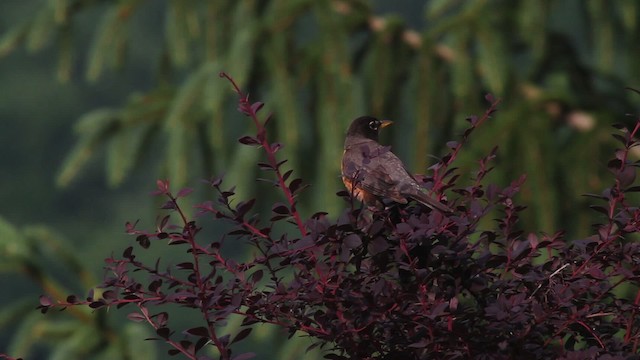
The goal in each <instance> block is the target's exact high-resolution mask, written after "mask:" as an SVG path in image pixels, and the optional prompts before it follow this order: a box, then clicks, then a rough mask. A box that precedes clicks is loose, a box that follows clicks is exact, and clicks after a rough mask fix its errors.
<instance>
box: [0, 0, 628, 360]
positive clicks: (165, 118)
mask: <svg viewBox="0 0 640 360" xmlns="http://www.w3.org/2000/svg"><path fill="white" fill-rule="evenodd" d="M639 15H640V3H639V2H637V1H634V0H619V1H615V2H605V1H600V0H584V1H582V0H519V1H510V0H509V1H507V0H503V1H498V0H493V1H491V0H485V1H482V0H467V1H456V0H430V1H398V2H390V1H385V0H377V1H374V0H371V1H348V0H344V1H339V0H331V1H329V0H262V1H257V0H255V1H248V0H233V1H231V0H216V1H206V0H164V1H159V0H156V1H144V0H120V1H116V0H4V1H2V2H1V3H0V144H2V151H1V152H0V155H1V156H2V161H1V162H0V166H2V168H1V169H0V184H1V186H0V269H1V271H2V272H1V274H2V275H1V277H0V286H2V289H3V290H2V291H0V305H1V306H0V353H2V352H6V353H9V354H10V355H12V356H26V357H27V358H29V359H38V358H41V359H87V358H95V359H112V358H135V359H147V358H148V359H154V358H158V359H160V358H166V357H167V356H166V355H165V354H166V352H164V349H163V348H162V346H160V348H159V349H157V348H156V346H157V345H159V344H157V343H153V342H148V341H147V342H144V341H142V340H141V339H143V338H145V337H148V336H151V333H150V331H149V329H146V328H145V327H144V326H140V325H138V324H132V323H130V322H127V321H126V320H125V319H124V315H125V314H126V313H127V311H121V312H117V311H113V312H110V313H109V314H108V315H107V316H104V314H101V315H100V316H96V315H88V314H89V312H84V311H82V310H81V309H76V310H74V311H67V312H65V313H61V314H50V315H47V316H41V315H40V314H39V313H38V312H36V311H34V310H33V309H34V307H35V306H36V305H37V297H38V295H40V294H42V293H43V292H49V293H54V294H57V295H60V296H62V295H66V294H68V293H71V292H75V293H80V294H84V293H85V292H86V291H87V289H89V288H90V287H92V286H94V285H95V284H96V283H98V282H99V278H100V276H101V274H102V271H101V268H102V259H104V258H105V257H107V256H109V255H110V254H111V253H115V254H116V255H117V254H119V253H120V251H121V250H122V249H124V248H125V247H126V246H128V245H129V244H130V243H131V242H132V239H131V238H129V237H127V236H125V235H124V226H123V224H124V222H125V221H135V220H136V219H141V222H142V224H143V225H146V226H153V219H154V217H155V215H156V210H155V209H156V205H157V204H156V203H155V202H154V200H153V199H152V197H150V196H149V192H150V191H151V190H152V189H153V187H154V184H155V181H154V180H155V179H156V178H168V179H170V180H171V183H172V186H173V187H174V188H175V189H178V188H180V187H182V186H195V187H196V188H197V189H201V191H200V192H197V193H196V195H192V197H191V198H190V201H192V202H194V201H196V200H197V199H204V198H205V197H206V196H207V195H210V194H209V193H207V192H206V191H204V190H202V188H203V186H202V185H200V183H199V180H200V179H203V178H208V177H210V176H212V175H217V174H221V173H224V174H225V183H226V184H228V185H229V186H231V185H237V190H238V194H239V195H238V196H239V198H241V199H242V198H247V197H252V196H255V195H256V194H258V193H260V194H261V196H262V194H265V193H266V194H270V193H271V192H272V191H270V187H269V186H267V185H265V184H261V183H259V182H256V181H255V178H256V177H257V176H263V174H261V173H259V170H257V169H256V167H255V163H256V162H257V161H259V159H260V156H261V155H262V154H261V152H260V151H258V150H256V149H255V148H248V147H242V146H240V145H239V144H238V143H237V141H236V140H237V139H238V138H239V137H240V136H242V135H244V134H247V133H251V132H252V131H253V128H252V127H251V124H250V122H249V121H248V119H246V118H244V117H243V116H242V115H240V114H239V113H237V112H236V111H235V108H236V98H235V96H234V94H233V93H232V91H231V87H230V86H229V84H228V83H227V82H226V81H224V80H221V79H220V78H219V77H218V72H219V71H222V70H224V71H226V72H228V73H229V74H230V75H232V76H233V77H234V78H235V79H236V81H238V83H239V84H240V86H241V87H242V88H243V89H244V90H246V91H248V92H250V94H251V97H252V99H254V100H262V101H265V102H266V103H267V105H266V111H263V114H266V113H267V112H269V111H272V112H273V113H274V121H273V122H272V125H271V128H270V136H271V138H272V139H273V140H277V141H280V142H282V143H284V144H285V149H284V150H283V152H282V153H281V154H280V155H281V156H282V157H283V158H284V157H286V158H289V161H290V162H289V166H290V167H291V168H293V169H295V172H296V174H298V176H301V177H303V178H304V179H305V180H306V182H308V183H309V184H310V185H311V187H310V188H309V189H308V190H307V191H306V193H305V195H304V196H303V198H302V199H301V204H300V209H301V211H302V212H303V214H306V215H309V214H311V213H313V212H316V211H328V212H329V213H330V214H331V215H335V214H337V213H338V212H339V211H340V210H341V209H342V206H343V204H342V203H341V201H340V199H339V198H337V197H336V196H334V194H335V192H337V191H339V190H341V189H342V185H341V183H340V180H339V158H340V156H341V153H342V141H343V135H344V132H345V129H346V127H347V126H348V124H349V122H350V121H351V120H352V119H353V118H355V117H357V116H359V115H362V114H371V115H375V116H379V117H384V118H390V119H392V120H394V121H395V125H394V127H393V128H392V129H390V130H389V131H387V132H386V133H385V135H384V139H383V141H384V142H386V143H388V144H391V145H392V146H393V149H394V151H395V152H396V153H397V154H398V155H399V156H400V157H401V158H403V159H404V160H405V161H406V163H407V164H408V166H409V167H410V168H411V169H412V170H413V171H414V172H416V173H424V172H426V171H427V167H428V166H429V165H431V164H433V163H434V162H435V160H434V158H432V157H431V155H433V156H436V157H437V156H441V155H443V154H444V153H446V146H445V143H446V142H447V141H449V140H457V139H459V136H460V133H461V131H462V130H463V129H464V128H465V124H466V122H465V118H466V117H467V116H469V115H472V114H480V113H482V112H483V110H484V109H485V107H486V106H487V104H486V102H485V101H484V100H483V97H484V94H485V93H488V92H490V93H492V94H494V95H495V96H496V97H500V98H502V99H503V103H502V105H501V107H500V111H499V112H498V113H497V114H496V115H495V116H494V118H493V119H492V120H491V121H490V122H489V123H487V124H486V125H485V126H483V127H482V128H481V129H480V130H479V131H478V132H477V133H474V137H473V140H472V142H471V143H470V144H469V146H468V147H467V148H466V150H465V151H464V153H463V154H462V156H461V158H460V159H459V161H458V164H457V165H458V166H459V167H460V168H461V169H462V173H463V174H464V176H463V178H462V179H461V181H462V182H463V183H464V182H465V181H468V179H469V178H471V177H472V175H473V174H472V173H471V171H472V170H473V169H474V167H475V165H476V163H477V159H479V158H480V157H481V156H483V155H485V154H486V153H488V151H489V150H490V149H491V148H492V147H493V146H495V145H499V147H500V150H499V153H498V154H499V155H498V159H497V161H496V170H495V171H494V172H493V173H492V175H491V181H493V182H496V183H498V184H499V185H503V186H504V185H507V184H508V183H509V182H510V181H511V180H514V179H516V178H518V177H519V175H520V174H522V173H527V175H528V181H527V184H526V186H525V187H524V188H523V189H522V194H521V196H520V198H521V202H522V203H523V204H526V205H527V206H528V210H527V211H526V212H525V213H524V217H523V221H522V227H523V229H524V230H526V231H533V232H555V231H556V230H558V229H566V230H567V239H574V238H580V237H584V236H587V235H588V234H589V232H590V230H591V229H590V224H592V223H594V222H597V221H598V216H597V214H595V213H593V212H590V211H588V205H589V204H590V203H591V202H590V201H591V200H589V199H587V198H584V197H582V196H581V194H584V193H591V192H594V193H599V192H601V191H602V189H603V188H604V187H606V186H608V184H609V182H610V181H611V177H610V176H609V175H608V173H607V171H606V162H607V160H608V158H609V157H610V155H611V151H612V148H613V145H614V144H613V141H612V138H611V136H610V133H611V130H612V129H611V127H610V125H611V124H613V123H619V122H622V123H625V122H633V121H634V118H633V117H625V114H627V113H637V109H638V104H639V103H640V96H638V95H637V94H634V93H632V92H630V91H627V90H625V87H627V86H628V87H634V88H640V82H639V75H640V66H639V65H638V63H637V59H638V58H640V46H639V45H638V44H640V28H639V24H638V21H639ZM268 196H271V195H267V197H268ZM451 196H453V194H451ZM261 200H263V201H262V205H264V206H268V204H269V200H272V199H268V198H267V199H265V198H264V197H261ZM265 209H268V207H265ZM213 233H215V229H214V230H213ZM152 249H153V250H154V251H155V252H154V253H151V254H150V255H149V256H150V257H151V256H153V255H158V256H160V255H162V256H168V259H169V261H170V259H171V257H170V255H169V254H168V250H167V249H159V247H157V246H156V247H154V248H152ZM195 320H197V319H194V321H195ZM237 326H238V324H233V323H232V324H230V325H229V328H230V329H237ZM141 334H142V335H141ZM285 338H286V336H285V335H284V334H283V333H281V332H279V331H274V330H273V329H271V328H267V327H262V328H260V329H259V331H258V332H257V333H256V334H254V335H253V336H252V337H251V342H250V343H248V345H246V346H245V348H246V349H260V350H263V349H264V351H258V352H259V354H260V355H259V356H258V358H260V359H263V358H264V359H267V358H272V359H298V358H301V357H302V356H304V357H305V358H309V359H313V358H320V355H319V354H320V353H319V352H312V353H308V354H306V355H305V353H304V349H305V346H307V345H308V344H309V343H308V342H307V341H306V340H305V339H301V340H300V339H298V340H296V341H292V342H287V341H286V340H285ZM265 345H268V346H265Z"/></svg>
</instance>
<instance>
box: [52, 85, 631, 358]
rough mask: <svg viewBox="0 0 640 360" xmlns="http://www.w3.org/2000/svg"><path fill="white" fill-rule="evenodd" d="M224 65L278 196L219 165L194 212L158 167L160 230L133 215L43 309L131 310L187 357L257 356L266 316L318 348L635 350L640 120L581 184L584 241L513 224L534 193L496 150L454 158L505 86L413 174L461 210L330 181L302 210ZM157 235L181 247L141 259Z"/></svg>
mask: <svg viewBox="0 0 640 360" xmlns="http://www.w3.org/2000/svg"><path fill="white" fill-rule="evenodd" d="M221 76H222V77H224V78H226V79H227V80H229V81H230V83H231V84H232V85H233V87H234V89H235V91H236V92H237V94H238V96H239V103H238V104H239V111H240V112H241V113H243V114H244V115H246V116H247V117H248V118H249V119H250V120H251V121H252V122H253V123H254V125H255V128H256V132H255V134H254V135H251V136H245V137H242V138H241V139H239V141H240V143H242V144H244V145H246V146H253V147H256V151H259V150H258V149H260V150H261V151H263V152H264V154H265V160H264V162H261V163H259V164H257V166H258V167H259V168H260V169H262V170H264V172H265V174H266V179H267V180H268V181H270V182H271V183H272V184H273V186H274V189H276V191H278V192H279V193H281V194H282V197H281V198H282V201H281V202H277V203H275V204H273V205H272V207H271V214H269V215H268V216H265V214H258V211H257V210H256V208H257V207H256V206H254V205H255V204H256V199H237V198H236V197H235V194H234V187H233V186H232V185H228V184H225V182H224V181H223V179H222V178H213V179H210V180H207V181H206V186H208V187H209V188H210V189H211V194H212V195H211V200H207V201H204V202H201V203H199V204H198V205H197V206H196V208H197V215H196V216H195V217H194V218H191V217H189V216H188V215H187V214H188V212H189V211H185V209H184V208H183V205H182V200H183V198H184V197H185V196H188V195H189V194H190V193H191V190H190V189H181V190H177V191H176V190H174V189H172V188H171V187H170V184H169V182H168V181H163V180H158V181H157V189H156V191H155V193H154V194H155V195H156V196H158V197H160V198H162V199H163V201H164V205H163V206H162V208H163V209H164V210H165V211H166V212H167V214H166V216H164V217H161V218H160V219H159V221H158V223H157V226H156V227H155V228H154V229H148V230H144V229H139V228H138V226H137V224H136V223H127V225H126V229H127V233H128V234H131V235H132V238H133V239H135V242H134V243H133V244H132V246H130V247H128V248H127V249H125V250H124V251H123V252H122V254H121V255H120V256H112V257H110V258H108V259H107V261H106V269H107V275H106V276H105V278H104V282H103V284H102V285H101V286H100V291H92V292H90V293H89V295H88V296H86V297H80V296H74V295H71V296H69V297H67V298H66V299H54V298H51V297H49V296H42V297H41V300H40V303H41V306H40V309H41V310H42V312H47V311H50V310H52V309H59V308H66V307H75V306H89V307H91V308H94V309H96V310H97V309H104V308H112V309H116V308H117V309H120V308H124V309H127V311H128V314H129V315H128V317H129V319H130V320H132V321H136V322H141V323H146V324H148V325H149V326H150V327H152V328H153V329H154V330H155V334H156V336H155V337H154V339H155V340H159V341H163V342H165V343H167V344H169V346H170V348H171V349H170V350H169V354H171V355H178V354H180V355H182V356H183V357H185V358H188V359H213V358H219V359H225V360H227V359H235V360H242V359H249V358H252V357H254V356H257V357H258V358H260V353H259V351H257V350H256V351H255V352H249V353H246V352H240V351H238V350H237V349H238V346H237V345H236V344H237V343H238V342H240V341H242V340H243V339H245V338H247V337H248V336H249V335H250V334H251V331H252V329H253V328H254V327H255V325H256V324H265V323H267V324H273V325H276V326H278V327H281V328H283V329H285V330H286V331H287V332H288V334H289V336H290V337H292V336H299V334H301V333H302V334H304V335H306V336H308V337H310V338H311V339H312V340H313V341H312V343H311V345H310V347H311V348H316V347H320V348H321V349H323V351H325V352H326V355H325V357H326V358H328V359H336V360H337V359H427V358H429V359H431V358H446V359H455V358H459V359H466V358H478V359H483V358H486V359H494V358H496V359H500V358H504V359H549V358H566V359H586V358H596V357H598V358H609V359H614V358H620V359H623V358H630V357H633V356H637V354H638V341H639V340H640V321H639V319H640V317H639V316H638V312H639V311H640V306H639V303H640V282H639V279H638V274H640V245H639V243H638V242H637V236H636V234H637V233H638V231H639V229H640V228H639V226H640V210H639V208H638V207H637V206H636V205H635V204H634V202H633V200H632V198H631V196H632V193H634V192H637V191H638V190H640V186H636V185H634V181H635V173H636V167H637V166H638V162H632V161H631V160H630V158H629V157H630V151H631V150H632V148H634V147H635V146H637V145H638V144H639V142H638V140H637V139H636V136H637V134H638V131H639V130H640V121H638V122H636V123H635V125H634V126H633V127H631V128H629V129H627V128H625V127H622V126H619V127H618V129H619V130H620V132H619V133H616V134H614V137H615V138H616V139H617V140H618V141H619V143H620V146H619V148H618V150H616V152H615V156H614V158H613V159H612V160H611V161H610V162H609V163H608V169H609V170H610V172H611V173H612V174H613V176H612V182H611V185H610V187H608V188H607V189H604V190H603V191H602V193H601V194H591V195H589V196H590V197H592V198H593V206H592V208H593V210H594V211H597V212H599V213H601V215H602V216H601V219H602V221H601V223H600V224H594V226H593V235H592V236H590V237H587V238H584V239H566V238H564V237H563V233H562V232H561V231H559V232H557V233H554V234H541V233H536V232H526V231H525V230H524V229H523V228H522V226H521V224H519V214H520V213H521V212H522V211H523V210H525V208H526V206H524V205H521V204H518V201H517V194H518V191H519V190H520V187H521V186H522V185H523V183H524V182H525V176H520V177H517V178H515V179H514V180H513V182H511V183H510V184H507V185H506V186H503V185H499V184H491V183H488V181H487V174H489V173H490V172H491V170H492V167H493V166H494V159H495V158H496V156H498V149H497V148H494V149H493V150H492V151H491V152H490V153H488V154H487V155H486V156H484V157H482V158H481V159H478V163H477V167H476V170H475V172H473V173H471V174H470V173H461V172H460V170H459V169H458V168H457V167H456V159H457V157H458V154H459V153H460V152H461V151H463V150H464V146H465V144H467V143H468V140H469V138H470V136H471V135H472V134H473V132H474V131H476V129H477V128H478V127H480V126H481V125H482V124H483V123H485V122H486V121H488V120H489V119H490V118H491V117H492V115H494V113H495V111H496V110H497V106H498V104H499V100H495V99H493V98H492V97H491V96H487V97H486V99H487V100H488V102H489V105H488V109H487V111H486V112H485V113H484V114H483V115H482V116H479V117H475V116H472V117H469V118H468V119H467V120H468V121H469V127H468V128H467V129H466V130H465V131H464V133H463V134H462V136H461V137H460V139H458V140H457V141H450V142H448V143H447V147H448V148H449V151H448V153H447V154H446V155H444V156H443V157H441V158H440V159H439V160H438V161H437V162H436V163H435V164H434V165H433V166H431V167H430V168H429V170H430V172H429V173H428V174H427V175H425V176H421V177H420V180H421V181H422V182H423V184H424V187H425V188H426V189H428V190H429V191H430V192H431V193H432V194H433V196H437V197H439V198H441V199H446V201H447V203H448V205H449V206H450V207H451V208H453V209H454V212H453V213H450V214H443V213H441V212H438V211H434V210H431V209H428V208H425V207H423V206H420V205H418V204H415V203H410V204H408V205H401V204H387V206H386V207H385V208H384V209H368V208H364V207H363V206H362V205H361V204H360V203H359V202H357V201H356V200H354V198H353V197H352V196H351V194H349V193H348V192H346V191H340V192H338V194H337V196H340V197H342V198H343V199H344V205H345V206H344V208H345V209H344V211H343V212H342V213H341V214H339V215H338V216H333V217H331V216H329V215H328V214H327V213H325V212H317V213H315V214H313V215H311V216H310V217H309V218H307V219H305V218H304V217H303V216H302V215H301V214H300V212H299V211H298V210H297V201H298V197H299V195H300V194H301V192H302V191H313V188H310V190H309V188H308V187H307V186H306V185H305V183H304V181H303V180H301V179H299V178H296V177H295V175H294V171H293V170H291V169H287V167H286V160H284V159H280V158H279V157H278V155H279V153H278V150H279V149H281V148H282V146H283V145H282V144H280V143H277V142H272V140H270V139H269V136H268V134H267V130H266V129H267V124H268V122H269V121H270V120H271V116H270V115H267V116H265V117H262V116H261V114H262V113H261V112H260V109H261V107H262V103H260V102H253V103H252V102H250V100H249V97H248V95H246V94H244V93H243V92H242V91H241V90H240V89H239V88H238V87H237V86H236V84H235V83H234V81H233V79H231V78H230V77H229V76H227V75H226V74H224V73H223V74H221ZM263 180H264V179H263ZM305 189H307V190H305ZM211 220H212V221H213V222H211ZM218 222H224V223H226V225H224V226H227V227H228V228H229V230H228V231H227V232H226V234H225V235H224V236H221V237H219V238H210V237H208V236H207V235H204V234H205V232H204V231H202V230H203V225H201V224H204V223H207V224H211V223H212V224H213V225H210V226H215V224H218ZM229 225H230V227H229ZM221 226H222V225H221ZM132 242H133V241H132ZM240 244H242V245H243V246H246V247H248V250H247V252H248V253H250V254H251V256H250V257H249V258H248V259H247V258H244V259H238V258H236V257H234V256H230V255H228V254H229V251H227V250H228V248H230V247H233V248H237V247H238V246H240ZM151 246H171V247H174V248H175V249H176V251H182V252H184V253H185V255H186V256H187V260H186V261H184V262H180V263H176V264H164V263H162V262H161V261H160V260H159V259H158V260H157V261H152V262H146V261H143V260H141V259H140V257H139V256H138V254H139V253H140V252H144V251H145V250H146V249H148V248H149V247H151ZM171 305H178V306H180V307H184V308H187V309H189V310H191V311H192V318H193V319H194V321H196V322H197V323H196V324H195V325H194V326H192V327H189V328H184V329H182V328H181V329H177V328H175V325H174V321H173V320H174V318H173V317H172V311H171V309H172V308H171ZM238 316H239V317H241V318H242V327H241V330H239V331H237V332H234V333H225V330H224V329H225V328H224V327H223V326H222V325H224V324H225V323H226V322H227V321H229V319H230V318H231V317H238Z"/></svg>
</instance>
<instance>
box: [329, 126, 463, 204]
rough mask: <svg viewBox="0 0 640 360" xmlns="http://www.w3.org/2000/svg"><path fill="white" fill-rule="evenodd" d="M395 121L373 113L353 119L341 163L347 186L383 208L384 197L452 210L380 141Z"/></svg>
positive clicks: (351, 192)
mask: <svg viewBox="0 0 640 360" xmlns="http://www.w3.org/2000/svg"><path fill="white" fill-rule="evenodd" d="M392 123H393V122H392V121H389V120H379V119H377V118H375V117H372V116H360V117H358V118H356V119H355V120H353V121H352V122H351V125H350V126H349V129H348V130H347V137H346V140H345V142H344V153H343V155H342V164H341V170H342V181H343V182H344V185H345V187H346V188H347V190H348V191H349V193H350V194H352V195H353V196H354V197H356V198H357V199H358V200H359V201H361V202H363V203H364V204H365V205H367V206H371V207H376V208H380V207H381V205H382V204H383V203H382V200H383V199H389V200H392V201H394V202H396V203H400V204H406V203H408V201H409V199H412V200H415V201H417V202H418V203H420V204H423V205H425V206H427V207H429V208H431V209H436V210H438V211H440V212H443V213H451V212H452V210H451V209H450V208H449V207H448V206H447V205H445V204H443V203H441V202H439V201H437V200H435V199H433V198H431V197H430V196H429V195H428V194H426V193H425V192H424V189H423V187H422V186H420V184H418V182H417V181H416V179H415V178H414V177H413V176H412V175H411V174H410V173H409V172H408V171H407V168H406V166H405V165H404V164H403V163H402V160H400V158H398V157H397V156H396V155H395V154H394V153H393V152H391V148H390V147H388V146H383V145H381V144H380V143H379V142H378V138H379V132H380V129H381V128H384V127H386V126H389V125H391V124H392Z"/></svg>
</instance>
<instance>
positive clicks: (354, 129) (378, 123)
mask: <svg viewBox="0 0 640 360" xmlns="http://www.w3.org/2000/svg"><path fill="white" fill-rule="evenodd" d="M391 124H393V121H389V120H378V119H376V118H374V117H372V116H360V117H359V118H357V119H355V120H353V122H351V125H350V126H349V130H347V137H356V138H357V137H360V138H362V137H364V138H367V139H370V140H375V141H378V133H379V131H380V129H381V128H383V127H386V126H389V125H391Z"/></svg>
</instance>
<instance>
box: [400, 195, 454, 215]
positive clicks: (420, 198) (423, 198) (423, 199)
mask: <svg viewBox="0 0 640 360" xmlns="http://www.w3.org/2000/svg"><path fill="white" fill-rule="evenodd" d="M410 196H411V198H412V199H413V200H415V201H417V202H419V203H421V204H422V205H424V206H427V207H430V208H432V209H436V210H438V211H440V212H443V213H445V214H448V213H452V212H453V210H452V209H451V208H450V207H448V206H447V205H445V204H443V203H441V202H439V201H438V200H435V199H432V198H431V197H429V195H427V194H425V193H423V192H416V193H414V194H411V195H410Z"/></svg>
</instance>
